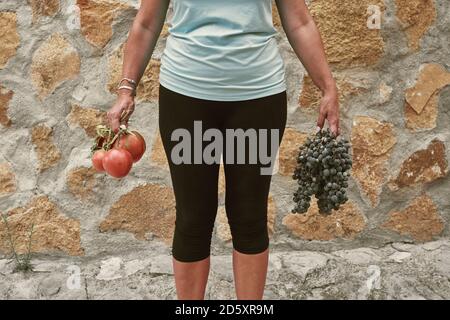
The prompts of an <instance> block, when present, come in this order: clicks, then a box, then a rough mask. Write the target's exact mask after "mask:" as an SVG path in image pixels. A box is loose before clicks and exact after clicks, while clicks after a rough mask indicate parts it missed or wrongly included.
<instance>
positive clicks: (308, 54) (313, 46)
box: [276, 0, 340, 134]
mask: <svg viewBox="0 0 450 320" xmlns="http://www.w3.org/2000/svg"><path fill="white" fill-rule="evenodd" d="M276 5H277V8H278V12H279V14H280V19H281V24H282V26H283V29H284V31H285V33H286V36H287V38H288V41H289V43H290V44H291V46H292V48H293V49H294V52H295V53H296V55H297V56H298V58H299V59H300V61H301V62H302V64H303V65H304V66H305V69H306V71H307V72H308V74H309V76H310V77H311V79H312V81H313V82H314V84H315V85H316V86H317V87H318V88H319V89H320V90H321V92H322V101H321V103H320V114H319V118H318V120H317V126H319V127H320V128H322V127H323V125H324V122H325V119H327V120H328V124H329V126H330V129H331V131H332V132H334V133H335V134H339V132H340V129H339V99H338V92H337V87H336V82H335V80H334V78H333V76H332V74H331V70H330V67H329V65H328V62H327V59H326V56H325V50H324V46H323V42H322V38H321V36H320V33H319V30H318V28H317V26H316V24H315V22H314V20H313V18H312V16H311V14H310V13H309V10H308V7H307V6H306V4H305V1H304V0H276Z"/></svg>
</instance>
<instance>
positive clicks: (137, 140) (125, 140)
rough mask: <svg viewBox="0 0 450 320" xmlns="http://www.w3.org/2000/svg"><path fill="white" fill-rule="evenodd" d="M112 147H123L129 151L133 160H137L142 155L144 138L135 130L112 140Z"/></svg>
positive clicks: (144, 146)
mask: <svg viewBox="0 0 450 320" xmlns="http://www.w3.org/2000/svg"><path fill="white" fill-rule="evenodd" d="M114 148H124V149H126V150H127V151H128V152H130V153H131V156H132V157H133V162H138V161H139V160H140V159H141V158H142V156H143V155H144V152H145V149H146V145H145V140H144V138H143V137H142V135H141V134H139V132H137V131H131V133H129V134H123V135H122V136H121V137H120V139H117V140H116V141H115V142H114Z"/></svg>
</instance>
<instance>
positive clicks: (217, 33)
mask: <svg viewBox="0 0 450 320" xmlns="http://www.w3.org/2000/svg"><path fill="white" fill-rule="evenodd" d="M172 5H173V15H172V19H171V21H169V22H170V24H169V36H168V38H167V43H166V48H165V49H164V52H163V55H162V57H161V72H160V79H159V80H160V82H161V84H162V85H164V86H166V87H167V88H169V89H171V90H174V91H176V92H179V93H182V94H185V95H188V96H193V97H197V98H201V99H209V100H221V101H233V100H247V99H253V98H257V97H262V96H267V95H271V94H275V93H279V92H281V91H284V90H285V89H286V84H285V73H284V63H283V60H282V58H281V55H280V53H279V51H278V45H277V43H276V39H275V35H276V34H277V30H276V29H275V28H274V26H273V22H272V0H226V1H223V0H172Z"/></svg>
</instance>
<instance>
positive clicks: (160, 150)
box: [150, 132, 169, 170]
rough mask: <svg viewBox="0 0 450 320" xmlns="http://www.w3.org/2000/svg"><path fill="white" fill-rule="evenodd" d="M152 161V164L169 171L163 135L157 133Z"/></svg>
mask: <svg viewBox="0 0 450 320" xmlns="http://www.w3.org/2000/svg"><path fill="white" fill-rule="evenodd" d="M150 161H151V163H154V164H156V165H159V166H161V167H162V168H164V169H166V170H169V163H168V162H167V157H166V153H165V152H164V146H163V143H162V140H161V134H159V132H158V133H156V136H155V141H154V142H153V147H152V154H151V156H150Z"/></svg>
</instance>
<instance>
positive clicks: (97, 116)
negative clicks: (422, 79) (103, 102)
mask: <svg viewBox="0 0 450 320" xmlns="http://www.w3.org/2000/svg"><path fill="white" fill-rule="evenodd" d="M67 120H68V122H69V123H70V124H71V125H75V126H79V127H81V128H83V129H84V130H85V131H86V134H87V135H88V136H89V137H91V138H95V137H96V136H97V133H96V127H97V125H99V124H106V123H107V118H106V112H105V111H101V110H99V109H95V108H84V107H80V106H77V105H74V106H72V110H71V111H70V113H69V115H68V116H67Z"/></svg>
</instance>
